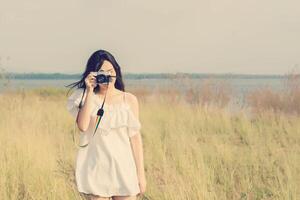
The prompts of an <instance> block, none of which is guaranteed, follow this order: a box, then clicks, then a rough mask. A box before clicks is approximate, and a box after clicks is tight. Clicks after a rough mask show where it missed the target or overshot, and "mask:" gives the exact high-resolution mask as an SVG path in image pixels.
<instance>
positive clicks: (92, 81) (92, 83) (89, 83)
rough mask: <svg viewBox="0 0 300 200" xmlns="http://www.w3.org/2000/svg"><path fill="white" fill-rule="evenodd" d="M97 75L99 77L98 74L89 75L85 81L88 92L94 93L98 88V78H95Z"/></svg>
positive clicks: (91, 73)
mask: <svg viewBox="0 0 300 200" xmlns="http://www.w3.org/2000/svg"><path fill="white" fill-rule="evenodd" d="M96 75H97V73H96V72H90V73H89V75H87V77H86V78H85V79H84V81H85V85H86V89H87V90H88V91H93V90H94V88H95V87H96V86H97V83H96V77H95V76H96Z"/></svg>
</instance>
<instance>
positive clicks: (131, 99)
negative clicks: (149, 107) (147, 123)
mask: <svg viewBox="0 0 300 200" xmlns="http://www.w3.org/2000/svg"><path fill="white" fill-rule="evenodd" d="M125 95H126V102H127V103H128V105H129V107H130V108H131V110H132V112H133V113H134V115H135V116H136V117H137V118H138V117H139V104H138V99H137V97H136V96H135V95H134V94H132V93H130V92H126V93H125Z"/></svg>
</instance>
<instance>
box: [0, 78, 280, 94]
mask: <svg viewBox="0 0 300 200" xmlns="http://www.w3.org/2000/svg"><path fill="white" fill-rule="evenodd" d="M203 80H204V79H189V80H171V79H128V80H126V79H124V80H123V81H124V84H125V88H131V87H142V88H147V89H157V88H167V87H172V88H174V87H175V88H178V89H180V90H182V91H184V90H185V89H186V88H189V87H191V86H195V87H200V86H201V84H202V83H203ZM214 80H216V81H217V82H219V81H222V80H226V82H227V83H229V84H230V86H231V87H232V89H233V90H234V91H235V92H236V93H245V92H248V91H250V90H253V89H256V88H260V87H264V86H269V87H271V88H273V89H275V90H277V89H282V88H283V78H232V79H214ZM75 81H78V80H75V79H74V80H73V79H61V80H60V79H58V80H53V79H11V80H10V82H9V85H10V87H11V88H12V89H16V88H38V87H58V88H66V87H65V86H66V85H68V84H71V83H73V82H75ZM219 83H220V82H219ZM3 84H4V82H3V81H0V89H3Z"/></svg>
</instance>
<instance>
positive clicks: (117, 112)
mask: <svg viewBox="0 0 300 200" xmlns="http://www.w3.org/2000/svg"><path fill="white" fill-rule="evenodd" d="M101 106H102V101H101V100H100V99H95V108H94V111H93V113H92V115H93V116H97V111H98V110H99V109H100V108H101ZM103 109H104V115H103V117H102V118H101V121H100V123H99V127H98V129H100V130H102V131H103V132H105V134H108V133H109V131H111V129H116V128H121V127H128V128H129V129H130V130H136V131H137V130H139V129H140V128H141V123H140V121H139V119H138V118H136V116H135V115H134V113H133V111H132V110H131V107H130V106H129V105H128V103H126V102H124V101H122V102H119V103H115V104H106V103H104V106H103ZM97 131H98V130H97Z"/></svg>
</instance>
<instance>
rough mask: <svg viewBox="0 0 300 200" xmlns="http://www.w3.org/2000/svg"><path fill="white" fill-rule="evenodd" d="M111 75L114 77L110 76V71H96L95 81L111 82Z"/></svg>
mask: <svg viewBox="0 0 300 200" xmlns="http://www.w3.org/2000/svg"><path fill="white" fill-rule="evenodd" d="M111 77H115V76H111V74H110V72H97V75H96V83H97V84H99V83H108V82H112V79H111Z"/></svg>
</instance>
